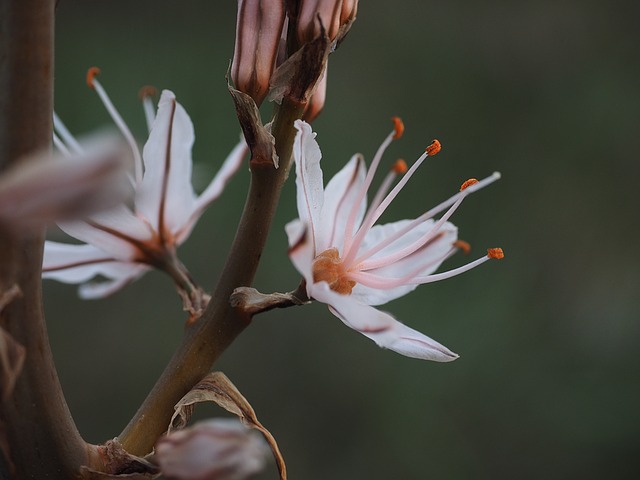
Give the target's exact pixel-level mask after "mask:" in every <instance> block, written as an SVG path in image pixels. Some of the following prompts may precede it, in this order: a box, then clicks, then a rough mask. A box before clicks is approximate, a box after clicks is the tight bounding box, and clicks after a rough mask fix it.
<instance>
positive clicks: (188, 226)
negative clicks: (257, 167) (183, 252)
mask: <svg viewBox="0 0 640 480" xmlns="http://www.w3.org/2000/svg"><path fill="white" fill-rule="evenodd" d="M248 151H249V147H248V146H247V143H246V142H245V141H244V138H242V139H241V140H240V142H239V143H238V144H237V145H236V146H235V147H234V148H233V150H231V153H230V154H229V156H228V157H227V158H226V160H225V161H224V163H223V164H222V167H220V170H219V171H218V173H217V174H216V176H215V177H213V180H211V183H210V184H209V186H207V188H206V189H205V190H204V192H202V194H201V195H200V196H199V197H198V198H197V199H196V201H195V203H194V204H193V212H192V213H191V215H190V216H189V218H188V220H187V221H186V222H185V223H184V225H183V226H182V227H181V229H180V231H179V232H177V233H176V243H177V244H178V245H180V244H181V243H182V242H184V241H185V240H186V239H187V238H188V237H189V235H190V234H191V231H192V230H193V227H194V226H195V224H196V222H197V221H198V219H199V218H200V216H201V215H202V213H203V212H204V210H205V209H206V208H207V207H208V206H209V205H210V204H211V202H213V201H214V200H215V199H217V198H218V197H219V196H220V195H221V194H222V191H223V190H224V187H225V186H226V185H227V182H229V180H230V179H231V177H232V176H233V175H234V174H235V173H236V172H237V171H238V169H239V168H240V167H241V166H242V164H243V161H244V158H245V156H246V155H247V152H248ZM185 216H186V215H185Z"/></svg>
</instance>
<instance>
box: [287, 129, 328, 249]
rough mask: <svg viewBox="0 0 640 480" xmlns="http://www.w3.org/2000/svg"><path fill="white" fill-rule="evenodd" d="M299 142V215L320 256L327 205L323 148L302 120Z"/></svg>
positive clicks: (296, 149)
mask: <svg viewBox="0 0 640 480" xmlns="http://www.w3.org/2000/svg"><path fill="white" fill-rule="evenodd" d="M294 125H295V127H296V130H298V133H297V134H296V138H295V140H294V142H293V158H294V160H295V164H296V192H297V198H296V200H297V204H298V215H299V217H300V219H301V220H302V221H303V222H304V223H305V224H307V226H308V228H309V234H310V236H311V240H312V243H313V247H314V252H317V247H316V241H317V238H318V231H317V230H318V229H319V228H321V227H320V211H321V209H322V203H323V201H324V188H323V185H322V170H321V169H320V158H321V157H322V154H321V153H320V147H319V146H318V142H316V140H315V133H313V132H312V130H311V126H310V125H309V124H307V123H305V122H303V121H301V120H296V122H295V124H294Z"/></svg>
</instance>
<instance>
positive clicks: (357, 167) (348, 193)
mask: <svg viewBox="0 0 640 480" xmlns="http://www.w3.org/2000/svg"><path fill="white" fill-rule="evenodd" d="M366 174H367V172H366V168H365V165H364V159H363V158H362V155H359V154H358V155H354V156H353V157H352V158H351V160H349V162H348V163H347V164H346V165H345V166H344V167H343V168H342V170H340V171H339V172H338V173H336V174H335V175H334V177H333V178H332V179H331V180H330V181H329V183H328V184H327V188H326V190H325V193H324V204H323V206H322V215H321V228H320V232H318V233H319V235H318V245H317V251H318V252H323V251H325V250H327V249H328V248H331V247H336V248H338V249H341V248H342V246H343V245H344V236H345V228H346V226H347V219H348V217H349V213H350V212H351V209H352V208H353V206H354V202H355V201H356V200H357V197H358V193H359V190H360V189H361V188H362V184H363V183H364V179H365V176H366ZM366 208H367V199H366V198H363V199H362V201H361V204H360V205H359V206H358V213H357V217H356V221H355V224H354V226H355V227H356V228H357V227H358V226H359V225H360V224H361V223H362V219H363V217H364V213H365V210H366ZM340 253H342V252H340Z"/></svg>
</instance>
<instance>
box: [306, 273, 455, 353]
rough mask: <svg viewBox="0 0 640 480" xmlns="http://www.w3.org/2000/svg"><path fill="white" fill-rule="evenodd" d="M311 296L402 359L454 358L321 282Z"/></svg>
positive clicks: (386, 316) (387, 315)
mask: <svg viewBox="0 0 640 480" xmlns="http://www.w3.org/2000/svg"><path fill="white" fill-rule="evenodd" d="M312 290H313V291H312V294H313V297H314V298H315V299H316V300H319V301H321V302H323V303H327V304H329V306H330V310H331V312H332V313H333V314H334V315H335V316H336V317H338V318H339V319H340V320H342V322H343V323H344V324H345V325H347V326H348V327H350V328H352V329H354V330H356V331H358V332H360V333H362V334H363V335H364V336H365V337H368V338H370V339H371V340H373V341H374V342H375V343H376V344H377V345H378V346H380V347H382V348H387V349H389V350H393V351H394V352H397V353H399V354H401V355H404V356H405V357H411V358H419V359H422V360H432V361H435V362H450V361H452V360H455V359H456V358H458V355H456V354H455V353H453V352H452V351H451V350H449V349H448V348H447V347H445V346H443V345H441V344H440V343H438V342H436V341H435V340H433V339H431V338H429V337H427V336H426V335H424V334H422V333H420V332H418V331H416V330H413V329H412V328H410V327H407V326H406V325H404V324H402V323H400V322H398V321H397V320H396V319H395V318H393V317H392V316H391V315H389V314H388V313H385V312H381V311H380V310H378V309H376V308H373V307H371V306H369V305H363V304H362V303H360V302H358V301H357V300H355V299H354V298H353V296H349V295H340V294H338V293H336V292H333V291H332V290H330V289H329V286H328V285H327V284H326V283H325V282H321V283H316V284H314V285H313V289H312Z"/></svg>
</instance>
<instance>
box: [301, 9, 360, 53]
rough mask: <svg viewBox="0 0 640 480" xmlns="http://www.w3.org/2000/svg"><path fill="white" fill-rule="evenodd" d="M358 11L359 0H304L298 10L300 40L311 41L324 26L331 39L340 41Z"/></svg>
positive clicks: (303, 41)
mask: <svg viewBox="0 0 640 480" xmlns="http://www.w3.org/2000/svg"><path fill="white" fill-rule="evenodd" d="M357 11H358V0H302V2H301V5H300V11H299V12H298V30H297V35H298V41H299V42H300V43H305V42H310V41H311V40H313V39H314V38H316V37H317V36H318V35H320V33H321V28H320V24H322V27H324V29H325V31H326V34H327V36H328V37H329V40H331V41H332V42H333V41H337V42H338V43H339V42H340V40H342V38H344V35H345V34H346V31H348V29H349V27H350V24H351V23H352V22H353V20H354V19H355V16H356V13H357Z"/></svg>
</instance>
